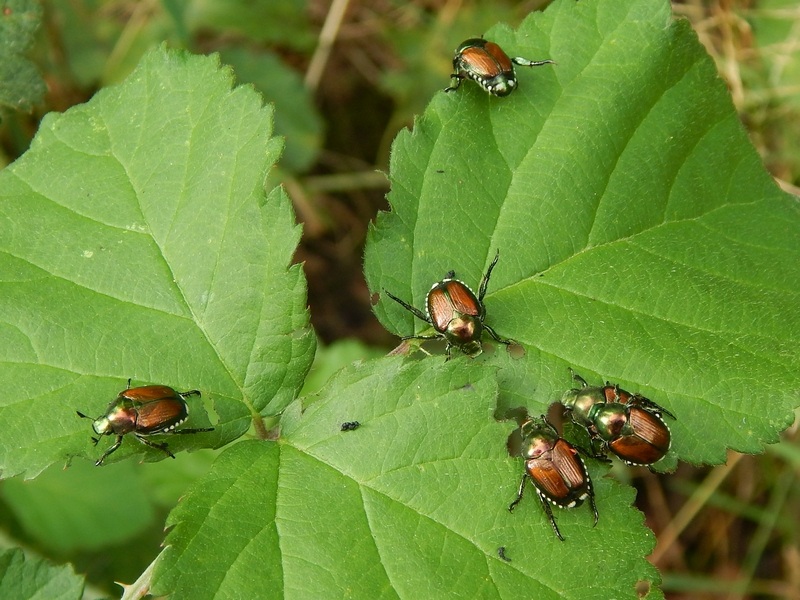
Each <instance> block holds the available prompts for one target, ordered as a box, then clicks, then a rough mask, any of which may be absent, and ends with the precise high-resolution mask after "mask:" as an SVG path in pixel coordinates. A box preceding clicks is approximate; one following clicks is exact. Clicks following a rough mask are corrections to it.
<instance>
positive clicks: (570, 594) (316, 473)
mask: <svg viewBox="0 0 800 600" xmlns="http://www.w3.org/2000/svg"><path fill="white" fill-rule="evenodd" d="M496 396H497V384H496V381H495V369H494V368H492V367H488V366H483V365H479V364H467V363H466V362H464V361H450V362H447V363H445V362H444V361H442V360H440V359H435V360H426V361H421V362H413V361H410V362H408V361H407V362H405V363H404V362H402V361H401V360H400V359H398V358H389V359H380V360H375V361H371V362H367V363H357V364H355V365H353V366H351V367H348V368H346V369H345V370H344V371H342V372H340V373H339V374H338V375H337V376H336V377H335V379H334V380H333V381H332V382H331V383H330V385H329V386H327V387H326V388H325V389H324V390H323V391H322V392H321V393H320V397H319V398H318V399H317V400H316V401H315V402H314V404H312V405H311V406H310V407H309V408H307V409H306V410H305V412H303V413H301V410H300V405H299V402H298V403H295V404H293V405H291V406H290V407H289V409H287V412H286V413H285V415H284V418H283V420H282V435H281V439H280V440H279V441H278V443H269V442H255V441H253V442H242V443H239V444H236V445H235V446H234V447H232V448H229V449H227V450H226V451H225V452H224V453H223V454H222V455H221V456H220V458H219V460H218V461H217V463H216V464H215V465H214V467H213V469H212V471H211V473H210V474H209V476H208V477H206V478H205V479H204V480H202V481H201V482H199V483H198V484H197V485H196V486H195V488H194V489H193V490H192V491H190V493H189V494H188V495H187V497H186V498H185V500H184V501H183V502H182V503H181V504H180V505H179V507H178V508H177V509H176V510H175V511H174V512H173V514H172V515H171V517H170V520H169V524H171V525H173V526H174V528H173V529H172V531H171V532H170V534H169V535H168V538H167V542H166V543H167V544H168V546H167V548H166V549H165V551H164V553H163V555H162V557H161V559H160V560H159V562H158V563H157V567H156V574H155V581H154V585H153V590H152V591H153V593H155V594H172V595H174V596H175V597H191V598H212V597H232V596H236V597H270V598H272V597H274V598H283V597H286V598H333V597H345V596H346V597H352V598H369V599H373V598H376V597H386V598H389V597H406V598H410V597H419V594H420V590H424V596H425V597H426V598H461V597H466V598H474V597H509V598H510V597H516V598H522V597H525V598H532V597H535V598H576V599H577V598H580V599H585V598H611V597H631V596H632V593H633V588H634V585H635V584H636V582H637V581H638V580H639V579H642V578H644V579H648V580H654V579H655V578H656V575H655V571H654V569H653V568H652V566H650V565H649V564H648V563H647V561H646V560H644V558H643V556H644V554H646V553H647V552H648V551H649V550H651V548H652V545H653V538H652V536H650V537H648V536H643V535H635V532H636V531H637V530H641V529H642V527H641V515H640V514H639V513H637V512H636V511H635V510H633V509H632V508H631V507H630V503H631V501H632V490H630V489H629V488H627V489H626V488H625V487H623V486H621V485H620V484H618V483H616V482H614V481H612V480H610V479H607V478H603V477H601V476H600V473H599V472H598V468H595V467H596V466H597V465H595V464H592V465H590V468H591V470H592V473H593V474H594V475H595V476H596V479H595V483H596V488H597V501H598V508H599V510H600V522H599V524H598V525H597V527H596V528H593V527H592V516H591V513H590V511H589V509H588V507H586V506H583V507H580V508H577V509H571V510H560V509H555V513H556V518H557V519H558V522H559V526H560V528H561V530H562V532H564V535H565V537H567V541H566V542H564V543H561V542H559V541H558V540H557V539H556V538H555V536H554V535H553V531H552V529H551V528H550V524H549V523H548V522H547V520H546V518H545V515H544V512H543V510H542V507H541V505H540V503H539V500H538V498H537V497H536V495H535V494H534V493H533V491H532V490H530V489H529V490H528V493H527V494H526V498H524V500H523V502H522V503H521V505H520V506H519V507H518V508H517V510H516V511H515V512H514V513H509V511H508V510H507V507H508V504H509V502H510V501H511V500H513V499H514V497H515V494H516V489H517V485H518V482H519V478H520V476H521V473H522V461H521V460H519V459H513V458H510V457H509V456H508V454H507V453H506V449H505V440H506V436H507V435H508V433H509V432H510V430H511V429H512V428H513V425H510V424H509V423H498V422H497V421H495V420H494V419H493V418H492V412H493V410H494V407H495V403H496ZM350 420H358V421H360V422H361V424H362V425H361V427H360V428H359V429H357V430H355V431H351V432H342V431H340V424H341V423H342V422H343V421H350ZM602 469H604V467H602V466H601V467H599V470H600V471H602ZM500 546H504V547H505V548H506V554H507V556H508V557H510V558H511V559H512V562H505V561H503V560H502V559H501V558H500V557H499V556H498V548H499V547H500ZM576 548H580V549H581V550H580V552H581V553H582V554H584V555H588V556H591V557H593V558H592V560H588V561H582V562H581V568H580V569H574V570H570V577H569V578H564V577H563V572H564V570H563V569H564V567H563V565H566V564H574V560H575V552H576ZM601 548H602V552H600V551H598V552H596V553H595V552H593V551H592V550H593V549H598V550H599V549H601ZM253 573H258V574H259V576H258V577H253Z"/></svg>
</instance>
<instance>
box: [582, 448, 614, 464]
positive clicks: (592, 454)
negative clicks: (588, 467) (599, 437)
mask: <svg viewBox="0 0 800 600" xmlns="http://www.w3.org/2000/svg"><path fill="white" fill-rule="evenodd" d="M573 446H575V448H576V449H577V450H578V451H579V452H580V453H581V454H583V455H584V456H588V457H589V458H594V459H597V460H599V461H600V462H604V463H608V464H611V459H610V458H608V457H607V456H606V455H605V454H603V453H601V452H595V451H594V448H592V452H589V451H588V450H587V449H586V448H584V447H583V446H577V445H575V444H573Z"/></svg>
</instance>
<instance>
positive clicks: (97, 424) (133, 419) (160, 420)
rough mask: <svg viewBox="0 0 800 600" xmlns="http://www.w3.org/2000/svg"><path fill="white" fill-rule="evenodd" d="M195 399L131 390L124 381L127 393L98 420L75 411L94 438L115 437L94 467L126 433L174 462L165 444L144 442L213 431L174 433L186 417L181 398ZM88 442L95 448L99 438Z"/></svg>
mask: <svg viewBox="0 0 800 600" xmlns="http://www.w3.org/2000/svg"><path fill="white" fill-rule="evenodd" d="M199 395H200V392H199V391H198V390H190V391H188V392H176V391H175V390H174V389H172V388H171V387H167V386H166V385H146V386H142V387H134V388H132V387H131V380H130V379H128V387H127V389H125V390H123V391H121V392H120V393H119V395H118V396H117V398H116V399H115V400H113V401H112V402H111V403H110V404H109V405H108V407H107V408H106V412H105V413H104V414H103V415H102V416H99V417H97V418H96V419H92V418H91V417H88V416H86V415H85V414H83V413H82V412H80V411H76V412H77V413H78V416H79V417H81V418H83V419H89V420H91V421H92V429H94V432H95V433H96V434H97V435H98V436H101V437H102V436H104V435H116V436H117V439H116V440H115V441H114V444H112V445H111V447H110V448H109V449H108V450H106V451H105V452H104V453H103V455H102V456H101V457H100V458H99V459H98V460H97V462H95V463H94V464H95V465H96V466H98V467H99V466H100V465H102V464H103V462H104V461H105V459H106V458H107V457H108V455H109V454H111V453H112V452H115V451H116V450H117V448H119V447H120V445H121V444H122V438H123V437H124V436H125V435H126V434H128V433H133V435H134V436H135V437H136V439H138V440H139V441H140V442H142V443H143V444H145V445H146V446H150V447H151V448H156V449H158V450H161V451H162V452H164V453H166V454H167V456H171V457H172V458H175V455H174V454H172V452H170V450H169V447H168V446H167V444H166V443H161V444H158V443H156V442H152V441H150V440H149V439H147V436H151V435H156V434H183V433H201V432H204V431H214V428H213V427H204V428H199V429H181V430H176V427H179V426H180V425H181V424H183V423H184V422H185V421H186V419H187V417H188V415H189V405H188V404H187V403H186V400H184V398H187V397H189V396H199ZM92 441H94V444H95V446H96V445H97V444H98V442H99V441H100V438H99V437H97V438H95V437H93V438H92Z"/></svg>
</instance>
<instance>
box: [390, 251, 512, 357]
mask: <svg viewBox="0 0 800 600" xmlns="http://www.w3.org/2000/svg"><path fill="white" fill-rule="evenodd" d="M499 258H500V252H499V251H498V252H497V254H495V257H494V260H493V261H492V264H490V265H489V268H488V269H487V270H486V274H485V275H484V276H483V279H481V285H480V287H479V288H478V295H477V296H476V295H475V293H474V292H473V291H472V290H471V289H469V287H467V284H466V283H464V282H463V281H459V280H458V279H456V278H455V272H453V271H450V272H449V273H448V274H447V277H445V278H444V279H442V280H441V281H439V282H438V283H435V284H433V287H432V288H431V289H430V291H429V292H428V295H427V296H426V298H425V308H426V313H423V312H422V311H421V310H419V309H418V308H414V307H413V306H411V305H410V304H408V303H407V302H404V301H403V300H401V299H400V298H398V297H397V296H395V295H394V294H392V293H390V292H388V291H387V292H386V293H387V294H388V296H389V297H390V298H391V299H392V300H394V301H395V302H397V303H398V304H400V306H402V307H403V308H405V309H406V310H407V311H409V312H410V313H412V314H413V315H414V316H416V317H417V318H418V319H421V320H423V321H425V322H426V323H429V324H430V325H432V326H433V328H434V329H435V330H436V333H435V334H433V335H408V336H405V337H403V338H401V339H403V340H410V339H419V340H432V339H436V338H444V339H445V340H446V341H447V346H446V348H445V354H446V355H447V358H448V359H449V358H450V349H451V347H452V346H455V347H456V348H458V349H459V350H461V351H462V352H463V353H464V354H466V355H467V356H469V357H472V358H474V357H476V356H478V355H479V354H480V353H481V352H482V351H483V348H482V347H481V335H482V334H483V331H484V330H486V331H487V332H488V333H489V335H491V336H492V338H494V339H495V341H497V342H500V343H501V344H506V345H509V344H511V340H504V339H502V338H501V337H500V336H499V335H497V333H495V331H494V329H492V328H491V327H489V326H488V325H487V324H486V323H484V319H485V318H486V307H485V306H484V305H483V297H484V296H485V295H486V288H487V286H488V285H489V278H490V277H491V276H492V269H494V266H495V265H496V264H497V260H498V259H499Z"/></svg>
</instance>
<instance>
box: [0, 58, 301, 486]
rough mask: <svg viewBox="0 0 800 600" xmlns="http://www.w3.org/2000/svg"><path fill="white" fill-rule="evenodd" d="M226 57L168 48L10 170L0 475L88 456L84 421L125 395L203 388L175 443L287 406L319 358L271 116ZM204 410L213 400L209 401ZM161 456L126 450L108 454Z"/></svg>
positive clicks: (55, 121) (192, 442) (0, 353)
mask: <svg viewBox="0 0 800 600" xmlns="http://www.w3.org/2000/svg"><path fill="white" fill-rule="evenodd" d="M231 81H232V75H231V73H230V71H229V70H227V69H219V64H218V60H217V59H216V58H208V57H195V56H191V55H189V54H187V53H185V52H169V51H166V50H164V49H161V50H158V51H154V52H151V53H149V54H148V55H147V56H145V57H144V58H143V60H142V62H141V64H140V66H139V67H138V68H137V69H136V71H135V72H134V73H133V74H132V75H131V76H130V77H129V78H128V80H126V82H125V83H124V84H122V85H120V86H117V87H112V88H107V89H105V90H102V91H101V92H100V93H98V94H97V95H96V96H95V97H94V98H93V99H92V100H91V101H90V102H89V103H87V104H85V105H82V106H78V107H75V108H73V109H71V110H69V111H67V112H66V113H64V114H63V115H53V114H51V115H48V116H47V117H46V118H45V119H44V121H43V122H42V126H41V129H40V131H39V132H38V134H37V136H36V138H35V139H34V141H33V143H32V145H31V149H30V150H29V151H28V152H27V153H26V154H25V155H24V156H23V157H22V158H20V160H18V161H17V162H16V163H15V164H13V165H11V166H10V167H8V168H7V169H5V170H4V171H2V172H0V240H2V241H0V244H2V248H1V253H0V281H2V285H3V293H2V294H0V315H2V316H0V338H2V339H3V341H4V343H3V344H2V345H0V361H2V363H3V368H2V369H0V386H2V388H3V389H4V390H6V392H5V393H4V394H3V396H2V398H1V399H0V429H1V430H2V431H3V432H4V434H3V436H2V441H1V442H0V469H2V471H3V474H4V476H12V475H14V474H17V473H20V472H22V471H27V473H28V475H29V476H33V475H35V474H37V473H38V472H40V471H41V470H42V469H44V468H45V467H47V466H48V465H50V464H52V463H54V462H63V461H65V460H67V459H69V458H70V457H72V456H75V455H86V454H88V455H89V456H90V457H91V458H96V457H97V456H98V455H99V453H100V452H102V450H103V449H104V448H106V447H107V444H110V442H111V441H110V440H103V441H102V442H101V444H100V445H99V446H98V447H97V448H94V447H92V445H91V441H90V434H91V428H90V427H89V424H88V423H87V422H85V421H81V420H80V419H78V417H77V416H76V415H75V410H80V411H82V412H84V413H86V414H89V415H91V416H95V415H101V414H103V412H104V410H105V407H106V405H107V403H108V402H109V401H111V400H112V399H113V398H114V397H115V396H116V394H117V393H118V392H119V391H120V390H122V389H124V387H125V382H126V380H127V379H128V378H129V377H130V378H133V385H142V384H145V383H159V384H165V385H170V386H172V387H174V388H176V389H178V390H187V389H199V390H201V391H202V392H203V398H202V399H199V400H198V399H196V398H192V399H190V400H189V405H190V407H191V413H192V414H191V416H190V418H189V422H188V424H187V427H202V426H204V425H206V424H207V423H208V419H207V417H206V416H205V415H204V414H203V413H204V411H203V408H204V406H205V408H206V409H210V408H211V407H212V405H213V410H214V412H215V413H216V416H217V419H216V420H215V422H214V426H215V430H214V432H212V433H205V434H201V435H196V436H190V435H187V436H174V437H172V438H170V439H169V445H170V448H171V449H172V450H173V451H175V450H179V449H182V448H187V447H198V446H200V445H209V444H213V445H215V446H221V445H223V444H225V443H227V442H229V441H231V440H233V439H235V438H237V437H238V436H240V435H241V434H242V433H243V432H244V431H245V430H246V429H247V428H248V427H249V425H250V423H251V419H252V418H254V417H257V416H258V415H273V414H276V413H278V412H280V411H281V410H282V409H283V408H284V407H285V406H286V405H287V404H288V403H289V402H290V401H291V400H292V399H293V398H294V397H295V395H296V393H297V391H298V390H299V389H300V387H301V385H302V382H303V379H304V376H305V373H306V371H307V370H308V368H309V365H310V363H311V360H312V358H313V354H314V346H315V340H314V336H313V333H312V331H311V330H310V328H309V325H308V315H307V310H306V300H305V280H304V278H303V275H302V271H301V269H300V267H299V266H292V267H289V265H290V263H291V261H292V255H293V253H294V249H295V247H296V245H297V241H298V238H299V236H300V230H299V228H298V227H297V226H296V225H295V222H294V215H293V214H292V210H291V205H290V203H289V200H288V199H287V198H286V195H285V194H284V193H283V192H282V191H281V190H280V189H274V190H273V191H272V192H270V193H269V194H268V195H267V196H265V195H264V180H265V177H266V174H267V170H268V169H269V167H270V166H271V165H272V164H273V163H274V162H275V160H276V159H277V158H278V154H279V152H280V143H279V141H277V140H275V139H273V138H271V137H270V134H271V124H272V111H271V110H270V109H269V108H268V107H264V106H263V105H262V103H261V101H260V99H259V97H258V95H257V94H256V93H255V92H254V91H253V90H252V89H251V88H246V87H240V88H235V89H231ZM204 403H205V404H204ZM134 452H135V453H142V452H144V453H145V456H146V459H147V460H158V459H162V458H163V457H164V456H165V455H164V453H162V452H159V451H157V450H153V449H150V448H145V447H144V446H142V445H141V444H138V443H136V442H135V440H134V439H130V440H126V441H125V443H123V444H122V447H121V449H120V450H119V451H118V452H117V453H116V454H114V455H112V457H111V458H112V459H120V458H123V457H124V456H127V455H129V454H131V453H134Z"/></svg>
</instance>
